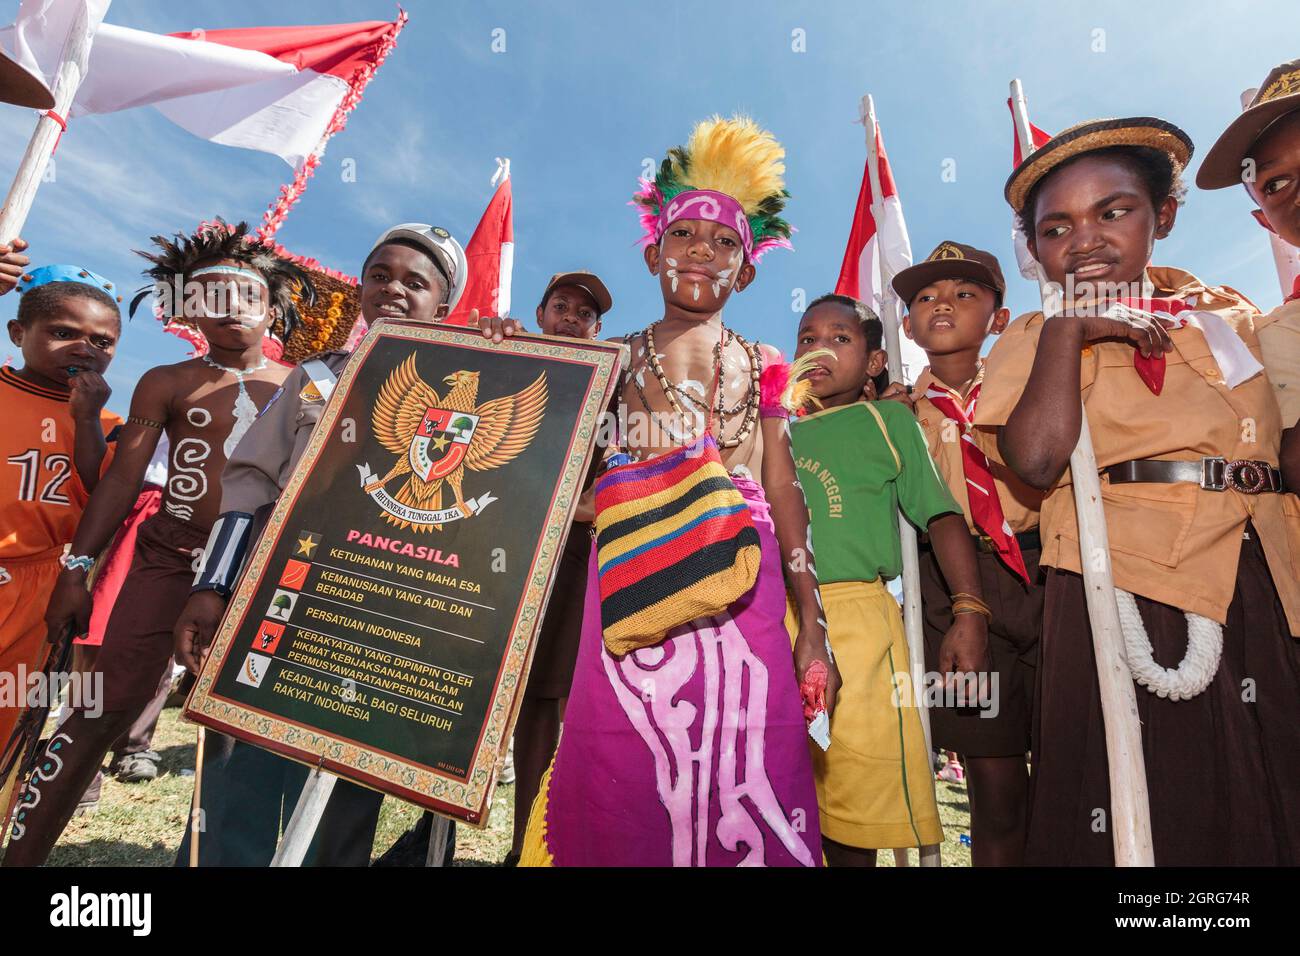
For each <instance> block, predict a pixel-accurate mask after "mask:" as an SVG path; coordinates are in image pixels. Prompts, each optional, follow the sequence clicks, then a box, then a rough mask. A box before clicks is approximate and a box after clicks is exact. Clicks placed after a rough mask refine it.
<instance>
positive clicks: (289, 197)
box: [257, 7, 409, 241]
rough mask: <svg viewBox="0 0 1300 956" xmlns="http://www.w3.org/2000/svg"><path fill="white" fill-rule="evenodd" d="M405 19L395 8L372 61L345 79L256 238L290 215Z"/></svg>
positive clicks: (271, 231)
mask: <svg viewBox="0 0 1300 956" xmlns="http://www.w3.org/2000/svg"><path fill="white" fill-rule="evenodd" d="M408 19H409V17H407V15H406V11H405V10H403V9H402V8H401V7H398V8H397V20H396V22H395V23H394V24H393V30H392V32H391V33H389V34H388V36H386V37H384V39H383V40H382V41H381V42H380V44H379V47H378V49H376V50H375V58H374V61H373V62H371V63H365V64H363V65H362V66H359V67H357V70H356V72H355V73H353V74H352V78H351V79H350V80H348V91H347V93H345V94H344V95H343V99H342V100H341V101H340V102H339V105H338V108H337V109H336V110H335V111H334V115H333V117H331V118H330V122H329V125H328V126H326V127H325V133H324V135H323V136H321V140H320V143H319V144H318V145H317V146H316V150H315V152H313V153H312V154H311V155H310V156H308V157H307V158H306V160H304V161H303V164H302V167H301V168H300V169H299V170H298V172H297V174H296V175H295V176H294V177H293V181H292V182H290V183H288V184H287V185H284V186H281V187H280V195H279V197H278V198H277V199H276V200H275V201H274V202H273V203H271V205H270V207H269V208H268V209H267V210H266V213H265V214H264V215H263V216H262V225H261V227H260V228H259V229H258V230H257V236H258V238H259V239H263V240H266V241H270V239H271V237H272V236H274V235H275V234H276V233H277V232H278V231H279V229H280V226H282V225H283V224H284V220H285V217H286V216H288V215H289V210H290V209H292V208H293V207H294V205H295V204H296V203H297V202H298V200H299V199H301V198H302V194H303V193H304V192H306V191H307V180H309V179H311V177H312V175H313V174H314V173H315V172H316V167H317V166H319V165H320V157H321V156H322V155H324V153H325V144H326V143H327V142H329V139H330V137H331V136H333V135H334V134H335V133H338V132H340V131H341V130H342V129H343V127H345V126H347V124H348V114H349V113H351V112H352V111H353V110H354V109H356V107H357V104H358V103H360V102H361V94H362V93H364V92H365V89H366V86H367V84H369V83H370V81H371V80H372V79H374V76H375V73H376V72H377V71H378V70H379V68H380V67H381V66H383V64H384V60H385V59H386V58H387V57H388V54H389V53H391V52H392V50H393V47H395V46H396V45H397V35H398V34H399V33H401V32H402V27H404V26H406V21H407V20H408Z"/></svg>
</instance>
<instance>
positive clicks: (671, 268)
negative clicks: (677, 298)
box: [664, 258, 677, 292]
mask: <svg viewBox="0 0 1300 956" xmlns="http://www.w3.org/2000/svg"><path fill="white" fill-rule="evenodd" d="M664 262H666V263H668V269H667V270H666V271H665V272H664V275H666V276H668V278H670V279H672V280H673V291H674V292H676V291H677V260H676V259H669V258H665V259H664Z"/></svg>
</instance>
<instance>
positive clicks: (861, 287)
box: [835, 124, 927, 382]
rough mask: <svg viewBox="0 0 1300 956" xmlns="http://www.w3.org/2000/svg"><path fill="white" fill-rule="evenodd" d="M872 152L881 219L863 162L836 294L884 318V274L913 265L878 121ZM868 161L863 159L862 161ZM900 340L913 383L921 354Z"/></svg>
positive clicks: (907, 341)
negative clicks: (877, 174)
mask: <svg viewBox="0 0 1300 956" xmlns="http://www.w3.org/2000/svg"><path fill="white" fill-rule="evenodd" d="M876 154H877V156H878V157H879V163H880V165H879V172H880V192H881V193H882V196H883V203H882V205H883V207H884V211H883V213H882V214H881V217H880V218H881V220H882V221H881V222H879V223H877V222H876V217H875V216H874V215H873V214H872V211H871V205H872V194H871V171H870V168H869V166H868V165H867V164H866V163H864V164H863V167H862V186H861V188H860V189H859V190H858V205H857V208H856V209H854V211H853V226H852V228H850V230H849V241H848V245H847V246H846V247H845V249H844V261H843V262H842V263H841V265H840V276H839V279H838V280H837V281H836V283H835V292H836V293H837V294H839V295H847V296H852V297H853V298H855V299H859V300H861V301H862V302H865V303H866V304H867V305H869V306H871V308H872V309H873V310H874V311H875V313H876V314H877V315H879V316H881V317H883V316H884V314H885V312H884V310H885V309H886V308H887V307H888V303H887V301H886V291H887V290H886V284H885V278H884V277H885V276H886V275H888V276H891V277H892V276H895V275H897V274H898V273H899V272H901V271H903V270H904V269H906V268H907V267H908V266H910V265H911V264H912V242H911V240H910V239H909V238H908V235H907V223H906V222H905V221H904V220H903V205H902V203H901V202H900V201H899V198H898V190H897V188H896V187H895V186H894V174H893V172H892V171H891V170H890V168H889V157H888V156H886V155H885V143H884V139H883V138H882V137H881V135H880V126H879V124H877V125H876ZM870 161H871V160H870V158H868V160H867V163H870ZM890 295H892V292H891V293H890ZM901 344H902V363H903V377H904V378H905V379H906V380H907V381H909V382H913V381H915V380H916V376H917V375H918V374H920V372H921V369H923V368H925V366H926V364H927V360H926V357H925V352H923V351H922V350H921V348H920V346H918V345H917V344H916V343H915V342H913V341H912V340H911V339H909V338H906V337H903V339H902V342H901Z"/></svg>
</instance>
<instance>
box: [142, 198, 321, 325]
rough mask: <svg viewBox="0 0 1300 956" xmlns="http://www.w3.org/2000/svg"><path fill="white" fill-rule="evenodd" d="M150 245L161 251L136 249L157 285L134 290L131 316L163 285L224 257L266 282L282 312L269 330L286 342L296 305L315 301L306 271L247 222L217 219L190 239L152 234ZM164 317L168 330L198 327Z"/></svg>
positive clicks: (174, 317)
mask: <svg viewBox="0 0 1300 956" xmlns="http://www.w3.org/2000/svg"><path fill="white" fill-rule="evenodd" d="M152 241H153V244H154V245H155V246H156V247H157V248H158V250H159V251H157V252H145V251H142V250H139V249H137V250H136V255H139V256H142V257H144V258H145V259H147V260H148V261H149V262H151V263H153V265H152V266H150V267H149V268H148V269H145V270H144V274H145V275H146V276H149V277H150V278H151V279H153V280H154V285H149V286H145V287H144V288H142V289H140V290H139V291H138V292H136V294H135V297H134V298H133V299H132V300H131V307H130V311H129V314H130V315H132V316H134V315H135V310H136V308H137V307H138V306H139V305H140V303H141V302H142V301H143V300H144V299H145V298H147V297H148V296H149V295H150V293H152V292H154V291H155V290H156V289H157V288H158V285H159V284H162V285H164V286H170V285H171V284H172V283H173V282H175V280H176V279H177V278H179V279H180V280H181V281H182V282H183V281H184V280H185V278H186V277H187V276H189V275H190V274H191V273H192V272H194V271H195V266H196V265H200V264H206V263H213V262H217V261H219V260H222V259H225V260H229V261H232V262H238V263H241V264H244V265H247V266H248V267H249V268H250V269H253V270H254V271H256V272H258V273H260V274H261V275H262V277H263V278H265V279H266V285H267V290H268V292H269V294H270V304H271V305H272V306H274V307H275V308H276V310H277V312H278V317H277V319H276V321H275V324H274V326H273V327H272V329H271V331H272V332H273V333H274V334H275V335H277V336H279V338H280V339H282V340H286V339H288V337H289V336H290V335H291V334H292V333H293V331H294V330H295V329H296V328H297V327H298V323H299V314H298V303H299V302H301V303H303V304H305V305H312V304H314V303H315V301H316V290H315V287H314V286H313V285H312V280H311V277H310V276H309V275H308V273H307V271H306V270H305V269H303V268H302V267H301V266H299V265H298V264H297V263H295V262H293V261H292V260H290V259H288V258H286V257H285V256H283V255H281V254H280V253H278V252H277V251H276V249H275V247H274V246H272V245H269V244H267V243H264V242H262V241H261V240H259V239H257V238H255V237H253V236H250V235H249V234H248V223H246V222H241V223H239V224H238V225H233V226H232V225H231V224H230V223H228V222H226V221H225V220H223V219H221V218H220V217H218V218H217V219H215V220H213V221H212V222H205V223H202V224H201V225H200V226H199V228H198V229H197V230H196V231H195V232H194V233H193V234H192V235H188V236H187V235H185V234H184V233H180V232H178V233H176V235H175V236H174V237H173V238H171V239H168V238H167V237H166V236H153V237H152ZM177 305H179V303H177ZM160 318H162V320H163V321H164V322H166V323H167V324H168V326H169V327H171V326H172V325H173V324H180V325H187V326H193V325H194V321H193V319H187V318H186V317H185V316H183V315H161V316H160Z"/></svg>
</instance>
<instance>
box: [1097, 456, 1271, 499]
mask: <svg viewBox="0 0 1300 956" xmlns="http://www.w3.org/2000/svg"><path fill="white" fill-rule="evenodd" d="M1102 473H1103V474H1105V475H1107V476H1108V477H1109V478H1110V483H1111V484H1112V485H1120V484H1126V483H1128V482H1135V481H1136V482H1153V483H1169V482H1174V481H1189V482H1191V483H1193V484H1195V485H1198V486H1199V487H1201V488H1204V489H1205V490H1206V491H1227V490H1228V489H1232V490H1233V491H1237V492H1240V493H1241V494H1243V495H1258V494H1263V493H1264V492H1266V491H1274V492H1276V491H1281V490H1282V473H1281V472H1280V471H1278V470H1277V469H1276V468H1274V467H1273V466H1272V465H1270V464H1269V463H1268V462H1266V461H1255V460H1253V459H1250V458H1236V459H1233V460H1231V461H1229V460H1228V459H1226V458H1202V459H1200V460H1199V461H1157V460H1156V459H1153V458H1138V459H1135V460H1133V461H1122V462H1120V463H1119V464H1118V465H1111V466H1110V467H1109V468H1103V469H1102Z"/></svg>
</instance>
